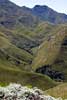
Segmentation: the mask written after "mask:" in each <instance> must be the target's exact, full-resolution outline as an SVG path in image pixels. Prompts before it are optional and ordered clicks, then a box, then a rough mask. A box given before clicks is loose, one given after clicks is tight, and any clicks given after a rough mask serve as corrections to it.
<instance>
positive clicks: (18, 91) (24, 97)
mask: <svg viewBox="0 0 67 100" xmlns="http://www.w3.org/2000/svg"><path fill="white" fill-rule="evenodd" d="M0 100H62V99H61V98H58V99H55V98H54V97H51V96H49V95H44V93H43V91H41V90H40V89H38V88H36V87H35V88H28V87H23V86H21V85H20V84H10V85H9V86H7V87H5V88H4V87H0Z"/></svg>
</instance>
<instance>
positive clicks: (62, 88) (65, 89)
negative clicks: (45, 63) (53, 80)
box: [46, 83, 67, 99]
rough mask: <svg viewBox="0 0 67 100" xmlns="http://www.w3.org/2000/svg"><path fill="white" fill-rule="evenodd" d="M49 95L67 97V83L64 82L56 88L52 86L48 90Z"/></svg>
mask: <svg viewBox="0 0 67 100" xmlns="http://www.w3.org/2000/svg"><path fill="white" fill-rule="evenodd" d="M46 92H47V93H48V94H49V95H51V96H54V97H62V98H63V99H67V83H63V84H61V85H58V86H56V87H54V88H51V89H49V90H47V91H46Z"/></svg>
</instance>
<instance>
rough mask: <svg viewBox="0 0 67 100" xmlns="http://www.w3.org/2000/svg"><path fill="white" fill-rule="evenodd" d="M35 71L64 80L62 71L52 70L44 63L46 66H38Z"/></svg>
mask: <svg viewBox="0 0 67 100" xmlns="http://www.w3.org/2000/svg"><path fill="white" fill-rule="evenodd" d="M36 72H37V73H42V74H44V75H48V76H49V77H50V78H52V79H55V80H57V81H62V80H64V75H63V73H61V72H59V71H55V70H52V69H51V67H50V65H46V66H43V67H41V68H38V69H37V70H36Z"/></svg>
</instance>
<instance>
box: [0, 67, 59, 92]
mask: <svg viewBox="0 0 67 100" xmlns="http://www.w3.org/2000/svg"><path fill="white" fill-rule="evenodd" d="M11 82H13V83H20V84H22V85H27V86H32V87H36V86H37V87H38V88H40V89H43V90H46V89H49V88H51V87H54V86H56V85H57V84H56V83H55V82H54V81H52V80H51V79H50V78H49V77H47V76H43V75H41V74H35V73H29V72H24V71H20V70H17V69H10V68H7V69H6V68H5V67H2V68H1V67H0V84H4V85H5V83H6V84H9V83H11Z"/></svg>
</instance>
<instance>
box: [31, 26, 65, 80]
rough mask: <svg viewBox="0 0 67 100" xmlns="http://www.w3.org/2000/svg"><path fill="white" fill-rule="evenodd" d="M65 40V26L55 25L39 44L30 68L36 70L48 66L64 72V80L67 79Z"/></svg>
mask: <svg viewBox="0 0 67 100" xmlns="http://www.w3.org/2000/svg"><path fill="white" fill-rule="evenodd" d="M66 40H67V26H66V25H60V26H58V27H56V28H55V31H54V32H53V33H52V34H50V35H49V36H48V37H47V38H46V39H45V40H44V42H43V43H42V44H41V45H40V46H39V49H38V52H37V54H36V56H35V58H34V61H33V64H32V68H33V69H34V70H36V69H38V68H42V67H45V66H50V67H51V68H52V69H53V70H55V71H60V72H62V73H64V75H65V80H67V78H66V75H67V67H66V66H67V53H66V51H67V44H66V43H67V42H64V41H66ZM64 43H65V44H64ZM62 48H63V50H62ZM61 56H62V57H61ZM44 71H45V69H44ZM38 72H40V71H38Z"/></svg>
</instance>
